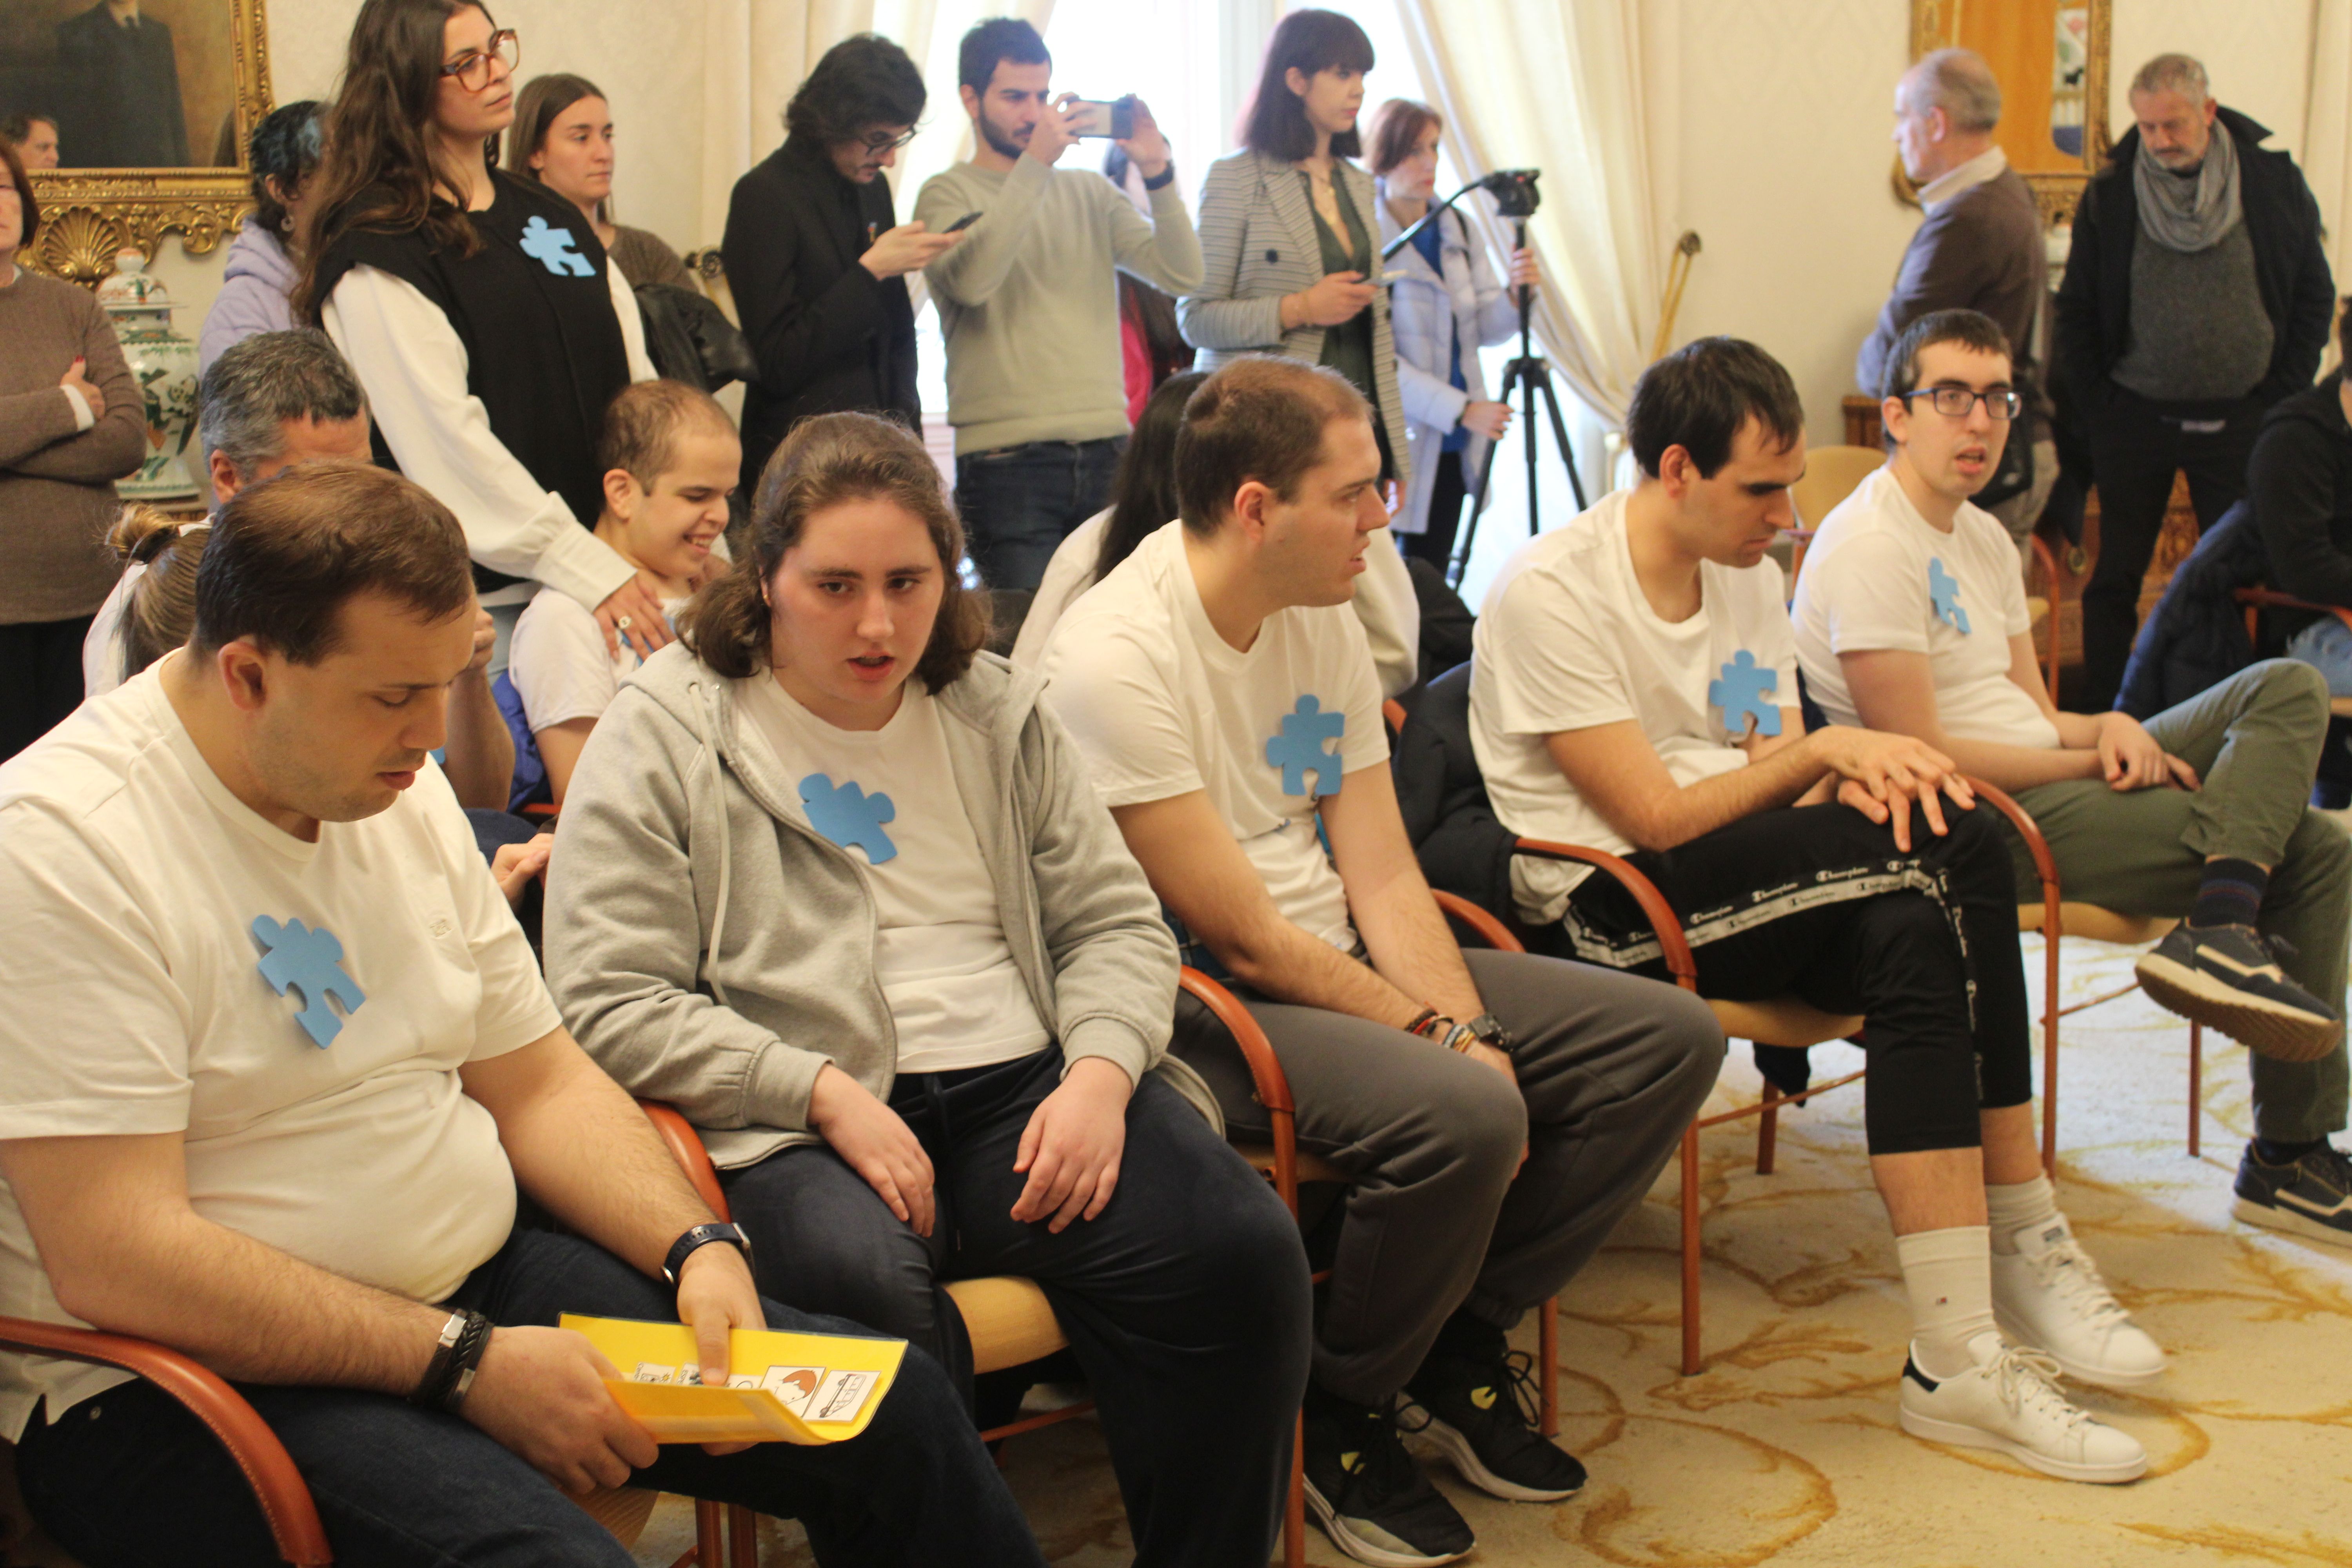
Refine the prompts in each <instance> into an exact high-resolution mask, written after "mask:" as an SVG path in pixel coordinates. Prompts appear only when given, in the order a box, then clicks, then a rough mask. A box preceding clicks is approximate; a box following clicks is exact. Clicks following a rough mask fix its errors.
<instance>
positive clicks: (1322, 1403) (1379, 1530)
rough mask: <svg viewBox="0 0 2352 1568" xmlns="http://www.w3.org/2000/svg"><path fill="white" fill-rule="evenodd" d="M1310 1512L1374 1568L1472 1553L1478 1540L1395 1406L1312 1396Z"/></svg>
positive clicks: (1343, 1547)
mask: <svg viewBox="0 0 2352 1568" xmlns="http://www.w3.org/2000/svg"><path fill="white" fill-rule="evenodd" d="M1306 1470H1307V1511H1308V1512H1309V1513H1311V1514H1313V1515H1314V1516H1315V1522H1316V1523H1318V1524H1319V1525H1321V1526H1322V1527H1323V1533H1324V1534H1326V1535H1328V1536H1329V1537H1330V1538H1331V1542H1332V1544H1333V1545H1335V1546H1337V1547H1339V1550H1340V1551H1342V1552H1346V1553H1347V1554H1348V1555H1349V1556H1350V1557H1352V1558H1354V1559H1355V1560H1356V1561H1357V1562H1359V1563H1371V1564H1373V1565H1374V1568H1421V1565H1422V1564H1424V1563H1451V1562H1454V1560H1455V1559H1456V1558H1459V1557H1463V1556H1465V1555H1466V1554H1467V1553H1468V1552H1469V1551H1470V1549H1471V1548H1472V1547H1473V1546H1475V1545H1476V1544H1477V1543H1478V1542H1477V1538H1476V1537H1475V1536H1473V1535H1472V1534H1471V1533H1470V1526H1469V1525H1468V1523H1466V1522H1465V1521H1464V1520H1463V1518H1462V1516H1461V1515H1460V1514H1459V1513H1457V1512H1455V1511H1454V1505H1453V1504H1452V1503H1450V1502H1448V1501H1446V1500H1445V1499H1444V1496H1443V1495H1442V1494H1441V1493H1440V1492H1439V1491H1438V1489H1436V1488H1435V1487H1433V1486H1432V1485H1430V1482H1429V1478H1428V1477H1427V1476H1424V1475H1423V1474H1422V1473H1421V1467H1420V1466H1419V1465H1416V1464H1414V1463H1413V1462H1412V1455H1410V1454H1408V1453H1406V1452H1405V1451H1404V1438H1403V1436H1402V1434H1401V1433H1399V1431H1398V1430H1397V1421H1396V1412H1395V1410H1394V1409H1393V1407H1367V1406H1364V1405H1348V1404H1345V1403H1343V1402H1341V1401H1339V1400H1337V1399H1333V1398H1330V1397H1329V1396H1328V1395H1325V1394H1321V1393H1319V1392H1318V1391H1317V1390H1314V1389H1311V1388H1310V1389H1309V1390H1307V1462H1306Z"/></svg>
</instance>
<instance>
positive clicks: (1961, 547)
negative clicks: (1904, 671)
mask: <svg viewBox="0 0 2352 1568" xmlns="http://www.w3.org/2000/svg"><path fill="white" fill-rule="evenodd" d="M1792 613H1793V616H1794V618H1795V620H1796V623H1797V658H1798V660H1799V662H1800V663H1801V664H1802V665H1803V666H1804V668H1805V688H1806V689H1807V690H1809V691H1811V693H1812V697H1813V700H1814V701H1815V702H1818V703H1820V704H1821V708H1822V712H1823V713H1826V714H1827V715H1829V719H1830V721H1831V722H1832V723H1833V724H1860V723H1861V722H1862V719H1861V717H1860V715H1859V714H1858V713H1857V712H1856V711H1855V710H1854V705H1853V693H1852V692H1850V691H1848V690H1847V689H1846V684H1845V669H1844V667H1843V666H1842V665H1840V664H1839V663H1838V659H1837V656H1838V655H1839V654H1842V653H1865V652H1869V651H1871V650H1873V649H1875V648H1901V649H1904V650H1906V651H1908V652H1911V653H1924V654H1926V655H1927V665H1928V668H1929V669H1930V670H1931V671H1932V672H1933V674H1934V677H1935V682H1936V711H1937V715H1938V716H1939V717H1940V718H1941V719H1942V720H1943V723H1944V728H1945V729H1946V730H1947V731H1949V732H1950V733H1952V734H1954V735H1957V736H1959V737H1960V738H1962V739H1963V740H1970V741H1998V742H2001V743H2003V744H2005V745H2011V746H2038V747H2042V748H2044V749H2050V748H2054V747H2055V746H2056V745H2057V744H2058V730H2057V727H2056V726H2055V725H2053V724H2052V723H2051V722H2050V720H2049V718H2048V717H2047V716H2046V715H2045V714H2043V712H2042V705H2041V704H2040V703H2038V702H2036V701H2035V700H2033V699H2032V696H2030V695H2028V694H2027V692H2026V691H2025V690H2024V689H2022V688H2021V687H2020V686H2019V685H2018V684H2017V682H2015V681H2013V680H2011V679H2010V678H2009V639H2010V638H2011V637H2020V636H2022V635H2024V634H2026V633H2028V632H2031V631H2032V629H2033V617H2032V615H2030V614H2029V613H2028V612H2027V610H2026V607H2025V585H2024V584H2023V583H2021V581H2019V579H2018V575H2017V546H2016V544H2015V543H2014V542H2012V541H2011V539H2010V537H2009V531H2008V530H2007V529H2005V528H2003V527H2002V526H2001V525H2000V522H1999V521H1996V520H1995V519H1994V517H1993V515H1992V514H1991V513H1990V512H1988V511H1985V510H1981V509H1979V508H1978V507H1975V506H1971V505H1969V504H1967V503H1965V502H1963V503H1962V504H1961V507H1960V510H1959V514H1958V516H1957V517H1955V518H1954V519H1953V520H1952V531H1951V532H1949V533H1946V532H1944V531H1941V530H1939V529H1937V528H1936V527H1935V526H1934V525H1933V524H1931V523H1929V522H1928V521H1927V519H1926V518H1924V517H1922V516H1920V515H1919V509H1918V508H1917V507H1915V506H1913V505H1912V504H1911V498H1910V497H1908V496H1906V495H1905V494H1904V493H1903V487H1902V485H1901V484H1899V483H1898V482H1896V480H1895V476H1894V474H1893V473H1891V472H1889V471H1888V470H1887V469H1885V468H1881V469H1879V470H1878V471H1877V472H1876V473H1874V474H1873V475H1871V476H1870V478H1868V479H1864V480H1863V482H1862V486H1861V488H1860V489H1856V490H1855V491H1854V492H1853V494H1852V495H1850V496H1848V497H1847V498H1846V499H1845V500H1843V501H1841V502H1840V503H1839V504H1838V505H1837V507H1836V508H1835V509H1834V510H1832V511H1831V513H1830V514H1829V516H1828V517H1826V518H1823V519H1822V529H1821V532H1820V534H1819V535H1817V536H1816V537H1815V538H1814V540H1813V547H1812V548H1811V550H1809V551H1807V552H1805V569H1804V571H1803V572H1802V573H1801V574H1799V576H1798V578H1797V602H1796V604H1795V605H1794V606H1793V611H1792Z"/></svg>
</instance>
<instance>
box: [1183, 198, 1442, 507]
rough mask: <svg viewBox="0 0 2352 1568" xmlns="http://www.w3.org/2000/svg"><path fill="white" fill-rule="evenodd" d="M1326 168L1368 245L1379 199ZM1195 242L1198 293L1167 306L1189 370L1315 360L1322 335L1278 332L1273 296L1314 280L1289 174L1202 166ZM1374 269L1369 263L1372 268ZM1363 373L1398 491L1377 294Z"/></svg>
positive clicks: (1388, 343) (1388, 339)
mask: <svg viewBox="0 0 2352 1568" xmlns="http://www.w3.org/2000/svg"><path fill="white" fill-rule="evenodd" d="M1334 166H1335V169H1336V171H1337V176H1338V177H1339V179H1342V180H1344V181H1346V182H1347V185H1348V199H1349V201H1351V202H1353V203H1354V204H1355V206H1356V212H1357V214H1358V216H1360V217H1362V219H1363V220H1364V226H1365V228H1366V229H1367V230H1368V231H1370V233H1371V234H1372V235H1373V236H1374V237H1375V238H1374V241H1373V243H1374V245H1375V246H1377V245H1378V244H1379V240H1378V238H1377V237H1378V235H1379V234H1380V209H1379V205H1378V204H1379V201H1380V196H1379V195H1378V193H1376V192H1375V191H1374V190H1373V188H1372V177H1371V175H1370V174H1366V173H1365V172H1364V171H1363V170H1362V169H1360V168H1359V167H1357V166H1356V165H1355V164H1354V163H1349V162H1348V161H1347V160H1345V159H1339V160H1335V162H1334ZM1200 235H1201V259H1202V270H1203V273H1204V278H1203V280H1202V284H1201V291H1200V292H1199V293H1197V294H1194V295H1192V296H1190V297H1188V298H1186V299H1184V300H1180V301H1179V302H1178V304H1177V307H1176V319H1177V321H1178V322H1179V324H1181V326H1182V328H1183V330H1184V338H1185V341H1186V342H1190V343H1191V344H1192V346H1193V347H1194V348H1196V349H1200V350H1202V351H1203V354H1202V360H1201V363H1200V364H1199V365H1198V366H1196V367H1195V368H1197V369H1201V370H1214V369H1216V368H1217V367H1218V366H1219V365H1221V364H1223V363H1225V362H1227V361H1228V360H1231V359H1233V358H1234V357H1235V356H1236V355H1239V354H1244V353H1286V354H1288V355H1290V356H1291V357H1292V358H1294V359H1303V360H1306V361H1307V362H1308V363H1315V362H1317V361H1319V360H1320V359H1321V358H1322V357H1323V329H1322V328H1320V327H1317V326H1301V327H1294V328H1292V329H1291V330H1290V331H1287V332H1286V331H1283V330H1282V297H1283V296H1284V295H1286V294H1296V293H1298V292H1300V291H1301V290H1303V289H1311V288H1313V287H1314V286H1315V284H1316V283H1317V281H1318V280H1319V279H1321V278H1322V276H1323V250H1322V247H1321V246H1320V245H1318V243H1317V242H1316V238H1315V214H1314V209H1313V208H1312V207H1310V206H1309V205H1307V189H1306V186H1305V185H1304V184H1302V183H1301V182H1300V180H1299V177H1298V171H1297V167H1296V166H1295V165H1293V164H1290V163H1285V162H1283V161H1282V160H1281V159H1279V158H1269V157H1266V156H1265V155H1264V154H1263V153H1247V152H1244V153H1234V155H1233V156H1232V157H1230V158H1220V159H1218V160H1217V162H1215V163H1212V164H1210V165H1209V177H1208V178H1207V179H1206V180H1205V181H1203V182H1202V185H1201V218H1200ZM1379 266H1380V263H1379V261H1378V259H1377V258H1375V260H1374V261H1373V267H1374V268H1375V269H1376V270H1377V268H1379ZM1372 371H1373V376H1374V379H1375V380H1376V381H1377V382H1378V384H1379V388H1380V396H1379V398H1378V400H1377V401H1378V402H1379V404H1380V415H1381V426H1382V428H1383V429H1384V430H1385V431H1386V433H1387V436H1388V443H1389V451H1390V452H1391V454H1393V455H1394V459H1395V462H1396V479H1397V484H1398V487H1399V489H1410V487H1411V485H1412V472H1411V469H1410V466H1409V465H1408V463H1407V461H1406V458H1405V439H1406V431H1405V421H1404V403H1403V399H1402V397H1400V396H1399V395H1398V392H1397V374H1396V340H1395V338H1394V337H1393V336H1392V335H1391V333H1390V331H1389V291H1388V290H1387V289H1378V290H1376V291H1375V292H1374V293H1373V295H1372Z"/></svg>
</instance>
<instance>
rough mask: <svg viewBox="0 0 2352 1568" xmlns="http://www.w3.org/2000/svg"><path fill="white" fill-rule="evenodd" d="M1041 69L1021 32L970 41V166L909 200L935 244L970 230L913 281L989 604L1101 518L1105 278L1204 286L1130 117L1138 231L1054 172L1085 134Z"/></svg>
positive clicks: (1002, 26) (1112, 470) (1110, 462)
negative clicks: (936, 324)
mask: <svg viewBox="0 0 2352 1568" xmlns="http://www.w3.org/2000/svg"><path fill="white" fill-rule="evenodd" d="M1053 68H1054V66H1053V57H1051V56H1050V55H1048V54H1047V53H1046V52H1045V39H1043V38H1041V37H1038V36H1037V29H1036V28H1034V27H1033V26H1030V25H1029V24H1028V23H1026V22H1024V21H1022V20H1020V19H1019V18H1017V17H1011V16H995V17H991V18H990V19H989V20H987V21H984V22H982V23H981V24H980V25H979V26H976V27H974V28H972V30H971V32H969V33H966V34H965V35H964V37H963V47H962V51H961V59H960V61H959V65H958V69H959V75H960V78H961V81H962V83H963V87H962V93H963V107H964V112H966V113H967V114H969V115H971V121H972V136H973V143H974V146H973V152H972V155H971V162H970V163H958V164H956V165H955V166H954V167H953V168H951V169H949V170H948V171H947V172H946V173H945V174H936V175H934V176H932V177H931V178H930V179H929V180H928V181H926V182H924V184H923V190H922V194H921V195H919V196H917V197H916V198H915V217H916V220H917V221H918V222H920V223H925V224H928V225H929V226H930V228H931V229H932V231H933V232H935V233H936V232H940V231H944V230H946V229H949V228H950V227H953V226H956V225H957V224H959V223H963V222H965V221H966V220H970V224H971V227H970V232H969V234H968V236H967V237H966V241H965V243H964V244H962V245H960V246H958V247H956V248H955V249H953V250H950V251H949V252H947V253H946V254H945V255H943V256H940V257H939V258H937V259H935V260H933V261H932V262H931V263H930V265H929V267H927V268H924V274H923V275H924V277H925V278H927V279H929V282H930V286H931V291H932V293H933V294H934V295H935V296H937V298H938V300H939V303H940V330H941V331H942V332H943V334H944V335H945V337H946V339H947V348H948V423H949V424H950V425H952V426H955V432H956V506H957V509H958V510H960V511H961V512H962V513H963V522H964V527H965V528H966V529H967V530H968V531H970V536H971V559H972V564H973V565H974V566H976V567H977V568H979V571H980V574H981V577H982V579H983V580H984V581H985V582H986V583H987V584H988V585H989V586H990V587H992V588H1028V589H1034V588H1035V587H1036V586H1037V584H1038V582H1039V580H1040V579H1042V578H1043V577H1044V576H1045V565H1046V563H1047V562H1049V561H1051V560H1052V559H1053V556H1054V547H1055V545H1057V544H1059V543H1060V542H1062V538H1063V536H1064V535H1066V534H1067V533H1068V532H1069V531H1071V530H1072V529H1074V528H1076V526H1077V525H1078V524H1079V523H1081V522H1083V521H1086V520H1087V518H1088V517H1090V516H1092V515H1093V514H1094V513H1096V512H1097V511H1100V510H1102V509H1103V508H1104V507H1105V506H1107V505H1108V504H1109V500H1110V486H1111V479H1113V477H1114V476H1115V475H1116V474H1117V472H1118V459H1119V455H1120V453H1121V452H1123V451H1124V450H1125V449H1126V447H1127V434H1128V430H1129V424H1128V418H1127V381H1126V372H1125V368H1124V365H1125V362H1124V360H1123V359H1122V358H1121V349H1120V344H1119V328H1118V274H1119V273H1121V272H1126V273H1129V274H1131V275H1132V276H1134V277H1136V278H1139V279H1142V280H1143V281H1144V282H1146V283H1149V284H1150V285H1151V286H1152V287H1153V288H1155V289H1160V290H1161V291H1162V292H1164V293H1168V294H1173V295H1178V296H1181V295H1185V294H1190V293H1192V291H1193V290H1194V289H1198V288H1200V286H1201V279H1202V271H1201V242H1200V239H1199V237H1196V236H1195V235H1194V234H1193V232H1192V217H1191V216H1190V215H1189V214H1187V213H1186V212H1185V210H1184V197H1183V195H1182V194H1181V193H1180V192H1179V191H1178V190H1177V188H1176V169H1175V165H1174V164H1173V163H1171V162H1170V161H1169V155H1168V139H1167V138H1166V137H1165V136H1162V135H1161V134H1160V127H1159V126H1158V125H1157V124H1155V123H1153V121H1152V119H1151V111H1150V110H1149V109H1147V108H1145V107H1144V106H1143V105H1142V104H1141V103H1140V102H1136V103H1134V105H1133V108H1134V114H1135V124H1134V126H1133V134H1132V135H1130V136H1129V137H1128V138H1126V139H1125V140H1123V141H1121V142H1119V143H1118V145H1119V146H1120V147H1121V148H1122V149H1124V150H1125V151H1126V153H1127V155H1128V157H1129V159H1130V160H1131V161H1132V163H1133V165H1134V167H1135V170H1136V172H1137V173H1138V174H1140V175H1141V176H1142V177H1143V188H1144V190H1145V191H1146V192H1148V193H1149V194H1150V200H1151V216H1150V220H1149V221H1146V220H1145V218H1144V216H1143V215H1142V214H1140V213H1139V212H1137V211H1136V210H1135V206H1134V204H1132V203H1131V202H1129V200H1128V199H1127V196H1126V195H1125V194H1124V193H1122V192H1121V191H1120V190H1119V189H1118V186H1116V185H1114V184H1111V183H1110V182H1109V181H1108V180H1107V179H1104V178H1103V177H1102V176H1101V175H1100V174H1096V173H1094V172H1093V171H1092V170H1084V169H1057V168H1055V166H1054V165H1055V161H1056V160H1058V159H1059V158H1060V157H1061V156H1062V154H1063V153H1066V152H1067V151H1068V150H1069V148H1070V144H1071V143H1072V142H1075V141H1076V140H1077V137H1078V134H1079V124H1080V121H1079V118H1078V113H1077V111H1076V110H1073V108H1072V107H1071V105H1072V103H1073V102H1074V99H1073V97H1072V95H1071V94H1068V93H1064V94H1063V95H1062V96H1061V97H1060V98H1058V99H1055V98H1051V97H1050V89H1049V88H1048V87H1047V82H1048V81H1049V80H1050V79H1051V77H1052V75H1053Z"/></svg>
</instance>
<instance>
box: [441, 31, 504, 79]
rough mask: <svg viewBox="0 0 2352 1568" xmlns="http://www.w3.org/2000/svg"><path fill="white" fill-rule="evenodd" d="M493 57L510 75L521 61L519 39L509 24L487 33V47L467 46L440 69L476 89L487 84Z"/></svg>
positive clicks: (442, 72) (443, 73) (444, 73)
mask: <svg viewBox="0 0 2352 1568" xmlns="http://www.w3.org/2000/svg"><path fill="white" fill-rule="evenodd" d="M492 60H496V61H498V62H499V64H500V65H502V66H504V67H506V68H507V74H508V75H509V76H512V75H514V69H515V67H516V66H518V65H520V64H521V63H522V39H521V38H520V37H517V36H516V34H515V30H514V29H513V28H512V27H501V28H499V30H498V31H497V32H495V33H492V34H491V35H490V42H489V47H488V48H480V49H467V51H466V52H465V53H464V54H462V55H459V56H458V57H457V58H456V59H454V60H451V61H450V62H449V63H448V64H447V65H446V66H443V67H442V68H441V74H442V75H443V76H454V77H456V78H457V85H458V86H459V87H462V88H464V89H466V90H467V92H479V91H481V90H482V89H484V88H486V87H488V86H489V85H490V62H491V61H492Z"/></svg>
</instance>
